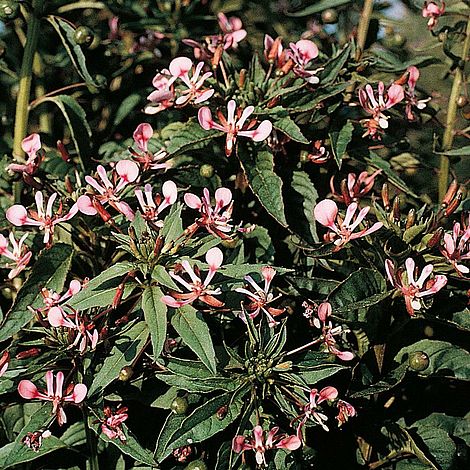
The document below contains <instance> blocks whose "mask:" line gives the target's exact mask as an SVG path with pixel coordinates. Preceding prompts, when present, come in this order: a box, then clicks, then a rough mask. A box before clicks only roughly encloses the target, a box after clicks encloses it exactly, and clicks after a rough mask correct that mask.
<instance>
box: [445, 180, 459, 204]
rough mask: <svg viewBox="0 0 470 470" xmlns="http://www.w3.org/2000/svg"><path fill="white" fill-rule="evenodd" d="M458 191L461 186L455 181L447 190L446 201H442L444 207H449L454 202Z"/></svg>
mask: <svg viewBox="0 0 470 470" xmlns="http://www.w3.org/2000/svg"><path fill="white" fill-rule="evenodd" d="M457 189H459V184H458V183H457V180H453V181H452V183H450V185H449V188H448V189H447V192H446V194H445V196H444V199H443V200H442V207H447V206H448V205H449V204H450V203H451V202H452V200H453V199H454V197H455V195H456V193H457Z"/></svg>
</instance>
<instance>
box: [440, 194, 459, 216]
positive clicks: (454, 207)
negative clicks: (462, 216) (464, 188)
mask: <svg viewBox="0 0 470 470" xmlns="http://www.w3.org/2000/svg"><path fill="white" fill-rule="evenodd" d="M462 198H463V194H462V192H461V191H460V190H459V192H458V193H457V196H455V198H454V200H453V201H452V202H451V203H450V204H449V205H448V206H447V208H446V209H445V210H444V215H445V216H446V217H449V215H451V214H453V213H454V212H455V211H456V210H457V208H458V207H459V206H460V203H461V202H462Z"/></svg>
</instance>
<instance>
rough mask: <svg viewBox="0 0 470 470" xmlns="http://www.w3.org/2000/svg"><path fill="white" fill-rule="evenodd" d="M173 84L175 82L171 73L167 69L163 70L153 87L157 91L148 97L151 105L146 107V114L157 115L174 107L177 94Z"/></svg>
mask: <svg viewBox="0 0 470 470" xmlns="http://www.w3.org/2000/svg"><path fill="white" fill-rule="evenodd" d="M173 82H174V80H172V81H171V75H170V71H169V70H167V69H163V70H162V71H161V72H158V73H157V74H156V75H155V77H154V78H153V81H152V85H153V86H154V87H155V88H156V89H155V90H154V91H152V93H150V95H148V96H147V99H148V100H149V101H150V104H148V105H147V106H146V107H145V109H144V113H145V114H156V113H159V112H160V111H163V110H164V109H168V108H171V107H172V106H173V105H174V100H175V92H174V87H173V85H172V84H173Z"/></svg>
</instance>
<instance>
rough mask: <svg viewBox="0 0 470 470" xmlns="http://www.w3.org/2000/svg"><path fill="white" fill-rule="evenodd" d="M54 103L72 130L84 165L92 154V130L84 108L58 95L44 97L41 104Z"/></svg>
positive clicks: (73, 138) (73, 139)
mask: <svg viewBox="0 0 470 470" xmlns="http://www.w3.org/2000/svg"><path fill="white" fill-rule="evenodd" d="M46 102H50V103H54V104H55V105H56V106H57V107H58V108H59V109H60V111H61V112H62V115H63V116H64V119H65V121H66V122H67V126H68V128H69V130H70V137H71V138H72V141H73V144H74V147H75V150H76V151H77V155H78V156H79V158H80V160H81V162H82V164H83V162H85V161H87V158H88V157H90V154H91V147H90V142H91V129H90V126H89V124H88V120H87V117H86V114H85V111H84V110H83V108H82V107H81V106H80V105H79V104H78V103H77V102H76V101H75V99H74V98H72V97H71V96H68V95H57V96H51V97H44V98H41V99H40V103H46Z"/></svg>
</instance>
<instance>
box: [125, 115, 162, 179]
mask: <svg viewBox="0 0 470 470" xmlns="http://www.w3.org/2000/svg"><path fill="white" fill-rule="evenodd" d="M152 136H153V129H152V126H151V125H150V124H148V123H146V122H144V123H142V124H139V125H138V126H137V128H136V130H135V131H134V134H133V137H134V142H135V143H136V145H137V148H138V149H139V150H140V151H141V153H138V152H136V151H135V150H133V149H131V148H130V149H129V151H130V152H131V154H132V156H133V157H134V159H135V161H136V162H137V163H139V164H140V165H142V171H147V170H166V169H167V168H168V166H169V165H168V164H167V163H161V161H162V160H164V159H166V157H167V156H168V154H167V153H166V152H165V150H163V149H161V150H160V151H159V152H157V153H152V152H149V150H148V142H149V140H150V138H151V137H152Z"/></svg>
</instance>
